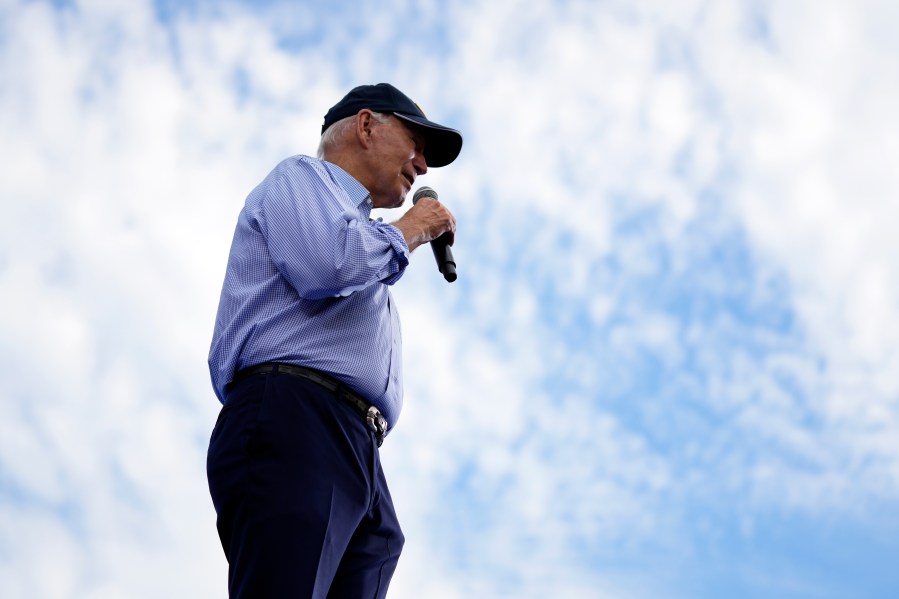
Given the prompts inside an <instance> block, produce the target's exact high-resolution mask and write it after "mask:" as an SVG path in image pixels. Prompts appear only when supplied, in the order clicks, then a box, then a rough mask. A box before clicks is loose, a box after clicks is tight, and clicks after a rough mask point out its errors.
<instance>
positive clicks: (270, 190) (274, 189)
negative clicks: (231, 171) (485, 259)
mask: <svg viewBox="0 0 899 599" xmlns="http://www.w3.org/2000/svg"><path fill="white" fill-rule="evenodd" d="M370 214H371V196H370V194H369V193H368V191H367V190H366V189H365V188H364V187H363V186H362V185H361V184H360V183H359V182H358V181H356V180H355V179H353V177H351V176H350V175H349V174H348V173H347V172H346V171H344V170H343V169H341V168H340V167H338V166H336V165H334V164H331V163H328V162H324V161H322V160H318V159H315V158H310V157H308V156H293V157H291V158H288V159H286V160H284V161H283V162H281V163H280V164H279V165H278V166H277V167H275V169H274V170H273V171H272V172H271V173H270V174H269V175H268V176H267V177H266V178H265V180H263V181H262V183H260V184H259V185H258V186H257V187H256V189H254V190H253V191H252V192H251V193H250V195H249V196H248V197H247V201H246V205H245V206H244V209H243V210H242V211H241V213H240V216H239V218H238V221H237V229H236V230H235V232H234V240H233V242H232V245H231V254H230V256H229V258H228V269H227V272H226V274H225V282H224V285H223V287H222V295H221V300H220V302H219V308H218V314H217V316H216V319H215V331H214V333H213V337H212V346H211V348H210V350H209V371H210V374H211V375H212V386H213V388H214V389H215V393H216V395H217V396H218V398H219V400H220V401H222V402H224V401H225V386H226V385H227V384H228V383H229V382H230V381H231V380H232V379H233V378H234V373H235V372H237V371H238V370H240V369H242V368H246V367H248V366H253V365H254V364H259V363H262V362H286V363H290V364H297V365H300V366H306V367H308V368H314V369H316V370H319V371H322V372H325V373H328V374H330V375H331V376H333V377H335V378H337V379H339V380H341V381H343V382H344V383H346V384H347V385H348V386H350V387H351V388H352V389H354V390H355V391H356V392H357V393H359V394H360V395H362V396H363V397H365V398H367V399H368V400H369V401H370V402H371V403H372V404H373V405H375V406H377V408H378V409H379V410H381V413H382V414H383V415H384V417H385V418H386V419H387V421H388V423H389V424H390V427H391V428H392V427H393V426H394V424H395V423H396V421H397V418H398V417H399V414H400V410H401V408H402V403H403V385H402V384H403V377H402V347H401V337H400V321H399V317H398V315H397V311H396V305H395V304H394V301H393V297H392V296H391V293H390V290H389V287H388V286H389V285H392V284H393V283H395V282H396V281H397V280H398V279H399V278H400V277H401V276H402V274H403V272H404V270H405V268H406V265H408V264H409V248H408V246H407V245H406V242H405V240H404V239H403V236H402V234H401V233H400V231H399V229H397V228H396V227H394V226H392V225H389V224H386V223H383V222H381V221H380V220H377V221H371V220H369V215H370Z"/></svg>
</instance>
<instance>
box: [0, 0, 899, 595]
mask: <svg viewBox="0 0 899 599" xmlns="http://www.w3.org/2000/svg"><path fill="white" fill-rule="evenodd" d="M897 17H899V14H897V9H896V8H894V6H893V4H891V3H889V2H878V1H876V0H875V1H870V2H859V3H853V4H850V3H845V2H838V1H825V2H815V3H811V2H794V3H786V4H785V3H768V2H749V1H745V2H738V1H725V2H715V3H710V2H700V1H687V0H684V1H681V2H666V3H662V2H658V3H643V4H641V5H639V6H633V5H632V3H628V2H604V3H595V2H586V1H585V2H574V1H572V2H535V3H530V4H522V3H517V2H511V1H508V2H507V1H498V2H490V3H486V2H484V3H478V2H460V3H452V4H448V3H439V2H404V1H398V2H394V3H390V4H388V5H384V4H375V3H359V4H356V3H343V2H336V3H331V4H330V5H329V7H328V8H322V7H320V6H318V4H317V3H308V4H307V3H299V4H294V3H277V2H274V3H261V4H250V3H215V4H213V3H209V4H207V3H202V2H198V3H189V4H187V5H182V4H177V3H168V2H157V3H148V2H129V3H124V2H115V1H112V0H106V1H101V0H94V1H85V2H78V3H64V2H61V3H46V2H16V1H13V0H6V1H3V2H0V130H2V131H3V132H4V133H3V135H2V136H0V156H3V158H4V166H3V169H2V172H3V174H2V177H0V202H2V204H0V206H2V208H3V214H4V218H3V219H0V294H2V297H3V307H4V309H3V310H2V311H0V375H2V376H0V595H2V596H3V597H40V598H45V597H46V598H56V597H73V596H77V597H91V598H102V597H123V596H127V597H157V596H172V597H207V596H209V597H213V596H222V595H223V594H224V593H225V576H226V574H225V572H226V567H227V565H226V564H225V561H224V557H223V554H222V552H221V549H220V547H219V546H218V540H217V538H216V536H215V527H214V512H213V510H212V506H211V502H210V501H209V499H208V495H207V491H206V482H205V470H204V461H205V449H206V443H207V439H208V434H209V432H210V431H211V428H212V424H213V422H214V420H215V416H216V413H217V410H218V404H217V402H216V400H215V397H214V395H213V394H212V391H211V389H210V387H209V382H208V374H207V371H206V366H205V358H206V351H207V348H208V342H209V337H210V335H211V330H212V324H213V319H214V314H215V307H216V303H217V300H218V293H219V290H220V286H221V280H222V277H223V274H224V268H225V261H226V257H227V250H228V247H229V244H230V239H231V234H232V232H233V227H234V223H235V222H236V217H237V213H238V211H239V210H240V207H241V205H242V203H243V200H244V198H245V196H246V195H247V193H249V191H250V190H251V189H252V187H253V186H255V185H256V183H258V181H259V180H261V179H262V178H263V177H264V176H265V174H266V173H268V171H269V170H270V169H271V168H272V167H273V166H274V165H275V164H276V163H277V162H278V161H279V160H280V159H282V158H283V157H285V156H288V155H290V154H295V153H314V151H315V147H316V145H317V132H318V131H319V128H320V123H321V118H322V116H323V114H324V112H325V111H326V110H327V108H328V107H329V106H330V105H331V104H333V103H334V102H335V101H336V99H338V98H339V97H340V96H341V95H342V94H343V93H345V91H346V90H347V89H349V88H350V87H352V86H353V85H356V84H359V83H363V82H377V81H391V82H393V83H395V84H396V85H397V86H398V87H400V88H401V89H404V90H405V91H407V93H409V94H410V95H411V96H413V97H414V98H415V99H416V100H417V101H418V102H419V104H421V105H422V106H423V107H424V108H425V110H426V112H427V113H428V114H429V116H431V117H433V118H434V119H436V120H438V121H439V122H445V123H447V124H449V125H451V126H455V127H457V128H459V129H461V130H462V131H463V132H464V133H465V138H466V142H465V147H464V149H463V153H462V156H461V157H460V159H459V160H458V161H457V162H456V163H455V164H453V165H452V166H450V167H448V168H445V169H436V170H434V171H432V172H431V173H429V174H428V175H427V176H426V178H425V179H424V180H423V182H424V184H426V185H430V186H432V187H434V188H436V189H438V190H439V191H440V195H441V198H445V200H446V202H447V203H448V205H450V206H451V207H452V209H453V210H454V212H455V213H456V215H457V218H458V220H459V223H460V224H459V233H458V235H457V244H456V248H455V253H456V257H457V259H458V262H459V272H460V279H459V281H458V282H457V283H455V284H454V285H452V286H447V285H446V283H445V282H443V281H442V279H441V278H440V277H439V275H438V274H437V273H436V270H435V269H434V267H433V264H432V262H431V260H430V256H429V255H428V254H427V253H426V252H425V253H418V252H417V253H416V254H415V256H414V257H413V262H412V267H411V268H410V269H409V271H408V272H407V273H406V275H405V276H404V278H403V279H402V280H401V281H400V282H399V283H398V285H397V287H396V289H395V294H396V297H397V300H398V302H399V303H400V310H401V314H402V318H403V327H404V337H405V350H404V353H405V356H406V369H405V370H406V373H407V377H408V380H407V392H406V409H405V411H404V414H403V417H402V419H401V420H400V422H399V426H398V428H397V429H396V431H395V432H394V433H393V434H392V435H391V438H390V440H389V443H387V444H386V445H385V447H384V450H383V459H384V463H385V469H386V470H387V475H388V478H389V480H390V483H391V488H392V493H393V496H394V499H395V502H396V504H397V508H398V510H399V513H400V517H401V521H402V523H403V526H404V529H405V531H406V536H407V539H408V540H407V551H406V552H405V554H404V556H403V558H402V559H401V561H400V566H399V569H398V571H397V574H396V577H395V579H394V583H393V585H392V591H391V596H392V597H436V598H443V597H446V598H455V597H547V596H552V597H575V598H576V597H591V598H594V597H601V598H643V597H721V596H730V597H756V596H771V597H845V596H849V595H852V596H864V597H888V596H891V591H895V589H896V588H897V586H899V578H897V575H896V573H895V567H894V566H893V565H892V564H894V563H895V561H896V559H897V558H899V542H897V541H896V540H895V539H896V538H899V536H897V533H899V520H897V517H896V514H897V507H899V343H897V339H899V301H897V298H899V268H897V267H896V266H895V265H894V264H893V261H892V257H893V256H895V255H899V238H897V236H896V235H895V234H894V233H893V228H894V227H893V223H894V222H895V221H897V220H899V208H897V206H899V205H897V203H896V201H895V200H896V197H897V195H899V175H897V171H896V169H895V168H893V167H892V161H893V158H892V157H893V156H895V155H896V154H897V153H899V148H896V144H897V141H896V140H897V135H896V133H897V131H899V122H897V119H899V117H897V116H896V111H895V110H894V109H893V108H892V107H893V106H894V105H896V104H897V103H899V69H897V68H896V66H897V62H899V42H897V41H896V38H895V36H894V35H893V34H892V29H891V26H894V25H895V24H896V22H897ZM383 216H384V217H385V218H387V219H392V218H395V215H391V214H389V213H385V214H383Z"/></svg>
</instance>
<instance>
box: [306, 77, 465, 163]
mask: <svg viewBox="0 0 899 599" xmlns="http://www.w3.org/2000/svg"><path fill="white" fill-rule="evenodd" d="M363 108H368V109H369V110H372V111H374V112H389V113H391V114H393V115H395V116H397V117H399V118H401V119H403V120H405V121H409V122H411V123H415V124H416V125H418V126H419V127H421V128H422V130H423V131H424V134H425V161H426V162H427V163H428V166H429V167H433V168H436V167H439V166H446V165H447V164H449V163H450V162H452V161H453V160H455V159H456V157H457V156H458V155H459V152H460V151H461V150H462V134H461V133H459V132H458V131H456V130H455V129H450V128H449V127H444V126H443V125H438V124H437V123H435V122H433V121H429V120H428V117H426V116H425V113H424V111H422V109H421V108H420V107H419V105H418V104H416V103H415V102H413V101H412V100H410V99H409V97H408V96H407V95H406V94H404V93H403V92H401V91H400V90H398V89H397V88H395V87H393V86H392V85H390V84H389V83H378V84H377V85H360V86H359V87H356V88H354V89H352V90H351V91H350V93H348V94H347V95H346V96H344V97H343V99H342V100H341V101H340V102H338V103H337V104H335V105H334V106H332V107H331V110H329V111H328V114H326V115H325V122H324V124H323V125H322V133H324V132H325V130H326V129H327V128H328V127H330V126H331V125H333V124H334V123H336V122H337V121H339V120H341V119H344V118H346V117H348V116H353V115H355V114H357V113H358V112H359V111H360V110H362V109H363Z"/></svg>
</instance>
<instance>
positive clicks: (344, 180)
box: [322, 160, 372, 218]
mask: <svg viewBox="0 0 899 599" xmlns="http://www.w3.org/2000/svg"><path fill="white" fill-rule="evenodd" d="M322 162H324V164H325V167H326V168H327V169H328V172H329V173H331V176H332V177H333V178H334V180H335V181H336V182H337V184H338V185H340V187H341V188H342V189H343V190H344V191H345V192H346V194H347V195H348V196H349V198H350V201H351V202H353V204H355V205H357V206H359V209H360V210H362V211H363V212H364V215H365V217H366V218H368V216H369V214H371V208H372V201H371V194H370V193H369V192H368V190H367V189H365V187H363V186H362V184H361V183H359V182H358V181H356V179H354V178H353V176H352V175H351V174H349V173H348V172H346V171H345V170H343V169H342V168H340V167H339V166H337V165H336V164H334V163H332V162H327V161H324V160H323V161H322Z"/></svg>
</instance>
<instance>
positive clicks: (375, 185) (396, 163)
mask: <svg viewBox="0 0 899 599" xmlns="http://www.w3.org/2000/svg"><path fill="white" fill-rule="evenodd" d="M372 143H373V146H372V148H373V152H374V154H373V158H374V164H373V167H372V171H373V172H372V177H371V185H370V186H369V189H368V190H369V192H371V197H372V203H373V206H374V207H375V208H397V207H399V206H402V205H403V201H405V199H406V194H407V193H409V190H410V189H412V185H413V184H414V183H415V178H416V177H417V176H418V175H423V174H425V173H426V172H427V171H428V165H427V163H426V162H425V157H424V149H425V136H424V133H423V132H422V131H421V129H420V128H419V127H416V126H415V125H413V124H411V123H407V122H406V121H404V120H402V119H400V118H397V117H390V118H389V119H387V121H386V122H384V123H377V124H375V125H374V128H373V129H372Z"/></svg>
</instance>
